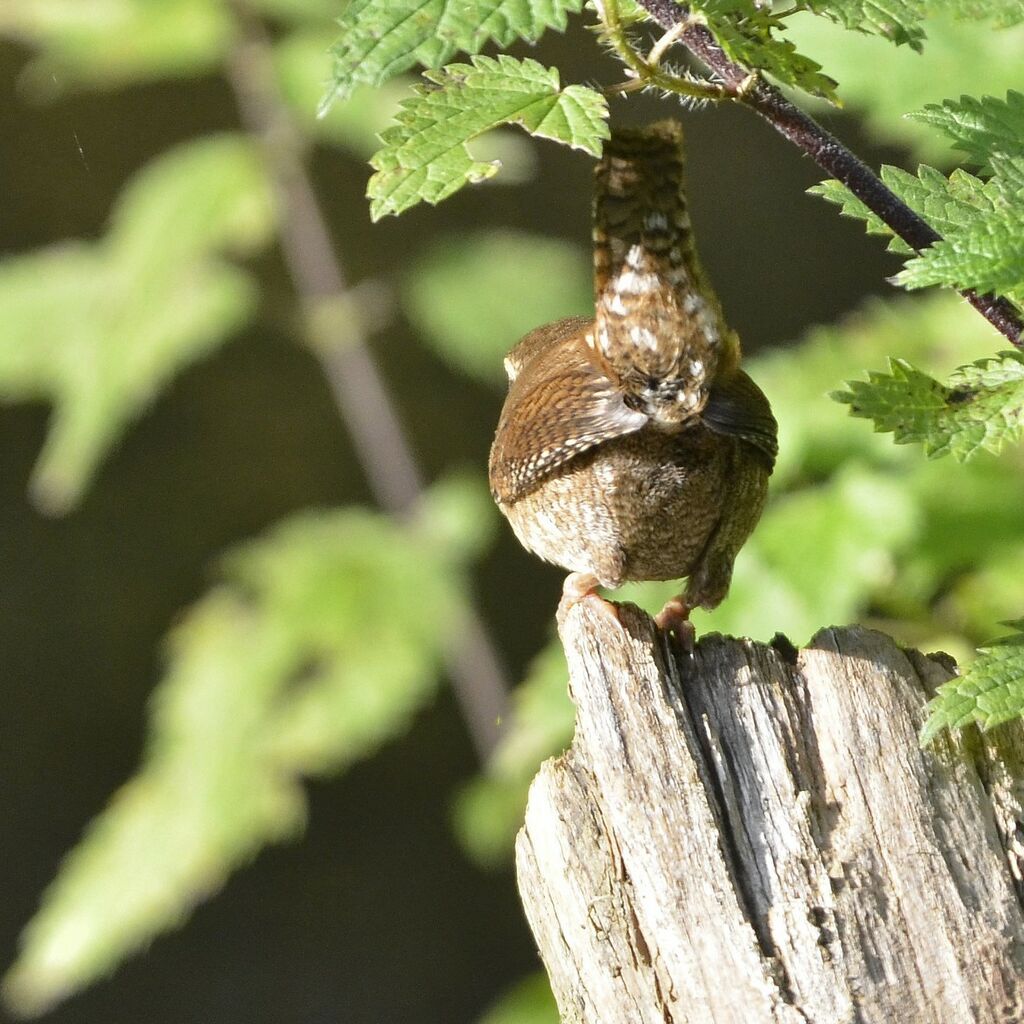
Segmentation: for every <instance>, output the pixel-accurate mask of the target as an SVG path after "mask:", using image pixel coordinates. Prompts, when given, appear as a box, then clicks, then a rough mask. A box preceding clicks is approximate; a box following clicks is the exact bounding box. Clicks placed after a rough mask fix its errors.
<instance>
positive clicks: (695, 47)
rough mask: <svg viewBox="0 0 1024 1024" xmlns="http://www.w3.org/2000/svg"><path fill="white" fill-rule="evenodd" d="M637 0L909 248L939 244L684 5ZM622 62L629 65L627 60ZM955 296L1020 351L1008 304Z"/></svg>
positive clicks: (968, 294) (1023, 342)
mask: <svg viewBox="0 0 1024 1024" xmlns="http://www.w3.org/2000/svg"><path fill="white" fill-rule="evenodd" d="M637 2H638V3H639V4H640V6H641V7H643V8H644V9H645V10H646V11H647V13H648V14H650V16H651V17H652V18H653V19H654V21H656V22H657V23H658V24H659V25H660V26H661V27H662V28H663V29H665V30H666V31H670V30H677V31H678V40H679V42H680V43H681V44H682V45H683V46H685V47H686V48H687V49H688V50H689V51H690V53H692V54H693V55H694V56H695V57H696V58H697V59H698V60H699V61H700V62H701V63H702V64H704V65H705V66H706V67H707V68H708V69H709V70H710V71H712V72H713V73H714V74H715V75H716V76H717V77H718V78H719V79H720V80H721V82H722V86H723V87H724V90H725V91H726V93H727V94H729V95H730V96H731V97H732V98H733V99H735V100H737V101H738V102H740V103H743V104H745V105H746V106H748V107H750V108H752V109H753V110H755V111H756V112H757V113H758V114H760V115H761V117H763V118H764V119H765V120H766V121H768V123H769V124H771V126H772V127H773V128H774V129H775V130H776V131H777V132H779V133H780V134H782V135H784V136H785V137H786V138H787V139H789V141H790V142H792V143H793V144H794V145H795V146H798V147H799V148H800V149H802V150H803V151H804V152H805V153H806V154H807V155H808V156H809V157H811V159H812V160H814V162H815V163H816V164H817V165H818V166H819V167H820V168H822V170H824V171H826V172H827V173H828V174H830V175H831V176H832V177H833V178H836V179H837V180H838V181H840V182H842V183H843V184H844V185H845V186H846V187H847V188H848V189H849V190H850V191H851V192H852V193H853V194H854V195H855V196H856V197H857V198H858V199H859V200H860V201H861V202H862V203H864V205H865V206H867V207H868V209H869V210H871V211H872V212H873V213H875V214H877V215H878V216H879V217H880V218H881V219H882V221H883V222H884V223H885V224H886V225H887V226H888V227H889V228H891V229H892V231H893V233H894V234H896V235H898V236H899V237H900V238H902V239H903V241H904V242H906V243H907V244H908V245H909V246H911V247H912V248H914V249H916V250H917V251H918V252H920V251H921V250H922V249H926V248H928V246H930V245H932V244H933V243H934V242H938V241H940V240H941V237H942V236H941V235H940V234H939V233H938V232H937V231H936V230H935V229H934V228H933V227H931V225H930V224H928V223H927V222H926V221H925V220H923V219H922V218H921V217H919V216H918V215H917V214H916V213H915V212H914V211H913V210H912V209H910V207H909V206H907V204H906V203H904V202H903V201H902V200H901V199H900V198H899V197H898V196H897V195H896V194H895V193H894V192H893V191H892V190H891V189H890V188H889V187H888V186H887V185H885V183H884V182H882V180H881V179H880V178H879V177H878V176H877V175H876V174H875V173H874V172H873V171H872V170H871V169H870V168H869V167H868V166H867V164H865V163H864V162H863V161H862V160H860V159H859V158H858V157H857V156H855V155H854V154H853V153H851V152H850V150H848V149H847V148H846V147H845V146H844V145H843V144H842V143H841V142H840V141H839V140H838V139H837V138H836V137H835V136H834V135H832V134H831V133H830V132H828V131H826V130H825V129H824V128H823V127H822V126H821V125H820V124H818V122H817V121H815V120H814V118H812V117H811V116H810V115H808V114H806V113H804V111H802V110H801V109H800V108H799V107H797V106H795V105H794V104H793V103H791V102H790V101H789V100H788V99H786V97H785V96H784V95H783V94H782V93H781V92H780V91H779V90H778V89H777V88H775V86H773V85H770V84H769V83H768V82H766V81H764V79H761V78H758V79H756V80H755V81H753V82H751V73H750V70H749V69H748V68H744V67H742V66H741V65H739V64H736V63H735V62H734V61H732V60H730V59H729V58H728V56H726V54H725V52H724V51H723V50H722V48H721V47H720V46H719V45H718V41H717V40H716V39H715V37H714V35H713V34H712V33H711V30H710V29H709V28H708V27H707V26H706V25H704V24H702V23H701V22H698V21H695V20H693V19H692V18H691V17H690V12H689V10H688V9H687V8H686V7H684V6H681V5H680V4H677V3H676V2H675V0H637ZM624 59H626V60H627V63H628V58H625V57H624ZM960 294H961V295H963V297H964V298H965V299H966V300H967V301H968V302H969V303H970V304H971V305H972V306H973V307H974V308H975V309H976V310H978V312H979V313H981V315H982V316H983V317H985V319H986V320H988V322H989V323H990V324H992V326H993V327H995V329H996V330H997V331H999V333H1000V334H1002V335H1003V336H1004V337H1005V338H1006V339H1007V340H1008V341H1010V342H1011V343H1012V344H1013V345H1016V346H1017V347H1018V348H1024V338H1022V333H1024V322H1022V321H1021V318H1020V315H1019V313H1018V312H1017V310H1016V308H1015V307H1014V306H1013V304H1012V303H1011V302H1009V301H1008V300H1007V299H1004V298H1002V297H1000V296H995V295H979V294H978V293H977V292H975V291H974V290H973V289H969V288H968V289H964V290H962V291H961V292H960Z"/></svg>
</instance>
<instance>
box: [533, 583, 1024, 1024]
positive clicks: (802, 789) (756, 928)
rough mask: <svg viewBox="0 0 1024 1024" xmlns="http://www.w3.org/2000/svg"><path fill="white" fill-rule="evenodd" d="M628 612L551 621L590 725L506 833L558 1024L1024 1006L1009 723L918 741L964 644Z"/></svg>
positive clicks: (984, 1012)
mask: <svg viewBox="0 0 1024 1024" xmlns="http://www.w3.org/2000/svg"><path fill="white" fill-rule="evenodd" d="M620 622H621V627H616V626H615V625H614V624H613V623H611V621H610V620H609V619H608V618H607V617H606V616H603V615H601V613H600V611H595V609H594V608H593V607H592V605H591V604H590V603H589V602H583V603H582V604H580V605H577V606H576V607H575V608H573V609H572V610H571V611H570V612H569V614H568V615H567V617H566V618H565V620H564V621H563V622H562V626H561V635H562V640H563V643H564V645H565V648H566V652H567V655H568V659H569V666H570V690H571V693H572V696H573V699H574V701H575V703H576V705H577V710H578V718H577V727H576V736H575V739H574V741H573V744H572V747H571V749H570V750H569V751H568V752H567V753H566V754H565V755H564V756H562V757H560V758H558V759H556V760H553V761H549V762H547V763H546V764H545V765H544V767H543V768H542V769H541V771H540V774H539V775H538V776H537V778H536V780H535V781H534V783H533V787H532V789H531V791H530V801H529V807H528V809H527V813H526V823H525V825H524V827H523V829H522V831H521V832H520V835H519V839H518V843H517V861H518V874H519V887H520V892H521V893H522V897H523V901H524V904H525V906H526V912H527V916H528V918H529V920H530V924H531V926H532V928H533V931H534V935H535V937H536V940H537V944H538V946H539V948H540V952H541V956H542V958H543V960H544V963H545V965H546V966H547V969H548V972H549V974H550V976H551V981H552V985H553V987H554V991H555V995H556V998H557V1000H558V1005H559V1008H560V1010H561V1013H562V1019H563V1021H564V1022H566V1024H569V1022H587V1024H626V1022H628V1024H646V1022H658V1024H666V1022H673V1024H712V1022H713V1024H762V1022H763V1024H769V1022H771V1024H776V1022H779V1024H797V1022H799V1024H839V1022H858V1024H860V1022H864V1024H874V1022H878V1024H882V1022H885V1024H894V1022H895V1024H961V1022H962V1024H968V1022H984V1024H989V1022H1000V1024H1011V1022H1013V1024H1016V1022H1021V1021H1024V913H1022V907H1021V899H1022V888H1021V885H1020V878H1021V863H1022V861H1021V852H1022V851H1021V849H1020V846H1019V844H1018V842H1017V839H1016V833H1017V829H1018V827H1019V822H1020V820H1021V817H1022V792H1024V789H1022V784H1021V782H1022V775H1021V770H1020V766H1021V765H1022V764H1024V732H1022V730H1021V729H1020V728H1017V727H1007V728H1004V729H1002V730H999V731H997V734H996V739H988V738H980V737H979V736H978V735H977V734H975V733H970V734H968V738H967V739H964V740H962V741H961V740H956V741H954V740H951V739H949V738H945V739H941V740H940V741H939V742H938V743H937V744H936V745H935V747H933V748H932V749H930V750H928V751H921V750H919V748H918V744H917V735H916V734H917V730H918V728H919V726H920V724H921V722H922V720H923V716H924V712H923V707H924V703H925V701H926V699H927V698H928V696H930V695H931V693H932V692H934V688H935V687H936V686H937V685H938V684H939V683H941V682H943V681H945V680H946V679H948V678H949V677H950V675H951V672H952V665H951V663H950V662H949V660H948V659H945V658H944V657H941V656H939V657H935V658H929V657H925V656H924V655H921V654H919V653H917V652H915V651H904V650H902V649H900V648H899V647H897V646H896V644H895V643H894V642H893V641H892V640H891V639H889V638H888V637H886V636H883V635H882V634H880V633H876V632H872V631H870V630H867V629H861V628H848V629H826V630H822V631H821V632H820V633H818V634H817V636H815V637H814V639H813V640H812V641H811V643H810V644H809V645H808V647H807V648H805V649H804V650H802V651H800V652H799V653H798V654H794V653H793V652H792V651H790V652H789V655H792V656H787V652H786V651H785V650H782V649H781V648H780V650H776V649H774V648H772V647H770V646H766V645H764V644H757V643H753V642H751V641H747V640H732V639H724V638H721V637H718V636H709V637H706V638H704V639H703V640H702V641H701V642H700V643H699V644H698V645H697V649H696V652H695V654H694V656H693V658H692V659H676V658H675V657H674V656H672V654H671V653H670V651H669V649H668V648H667V647H666V645H665V642H664V640H663V638H662V637H661V636H660V634H658V633H657V631H656V630H655V629H654V626H653V623H652V622H651V620H650V619H649V618H648V617H647V616H646V615H644V614H643V613H642V612H640V611H639V610H638V609H635V608H633V607H632V606H623V608H622V609H621V614H620Z"/></svg>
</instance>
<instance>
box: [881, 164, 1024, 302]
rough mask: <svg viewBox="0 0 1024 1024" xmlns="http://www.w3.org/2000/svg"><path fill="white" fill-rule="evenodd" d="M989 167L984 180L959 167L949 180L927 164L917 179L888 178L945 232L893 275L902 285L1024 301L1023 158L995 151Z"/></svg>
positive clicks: (901, 194) (902, 195) (920, 170)
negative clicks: (988, 175)
mask: <svg viewBox="0 0 1024 1024" xmlns="http://www.w3.org/2000/svg"><path fill="white" fill-rule="evenodd" d="M990 165H991V167H992V172H993V176H992V177H991V178H990V179H989V180H988V181H982V180H981V179H980V178H976V177H975V176H974V175H972V174H968V173H967V172H966V171H962V170H956V171H953V173H952V174H951V175H950V176H949V178H948V179H947V178H946V177H945V176H944V175H942V174H940V173H939V172H938V171H935V170H934V169H933V168H928V167H921V168H920V169H919V170H918V178H917V180H916V181H915V180H914V179H913V178H912V176H910V175H905V176H904V175H900V176H897V177H893V176H890V177H888V178H887V179H886V180H887V183H889V184H890V185H892V186H893V187H894V190H895V191H896V192H897V194H898V195H899V196H900V198H902V199H903V200H904V201H905V202H907V203H908V204H909V205H911V206H913V207H914V209H916V210H918V212H920V213H921V214H922V215H923V216H924V217H925V219H927V220H928V221H929V222H930V223H931V224H933V225H934V226H935V228H936V229H937V230H938V231H939V233H940V234H941V235H942V236H943V238H942V240H941V241H939V242H936V243H935V244H934V245H931V246H929V247H928V249H926V250H925V251H924V252H922V253H921V254H920V255H918V256H915V257H914V258H912V259H911V260H910V261H908V263H907V265H906V267H905V268H904V269H903V270H902V271H901V272H900V274H899V275H897V281H898V282H899V283H900V284H902V285H903V286H904V287H905V288H924V287H927V286H929V285H936V284H939V285H947V286H949V287H953V288H973V289H974V290H975V291H978V292H982V293H986V292H993V293H995V294H999V295H1005V296H1007V297H1009V298H1011V299H1014V300H1015V301H1017V302H1020V301H1022V299H1024V156H1021V157H1004V156H995V155H993V156H992V157H991V159H990Z"/></svg>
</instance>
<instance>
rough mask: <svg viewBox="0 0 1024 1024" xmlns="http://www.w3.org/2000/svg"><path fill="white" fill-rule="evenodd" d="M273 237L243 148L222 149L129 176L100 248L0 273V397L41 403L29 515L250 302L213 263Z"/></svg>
mask: <svg viewBox="0 0 1024 1024" xmlns="http://www.w3.org/2000/svg"><path fill="white" fill-rule="evenodd" d="M273 226H274V213H273V206H272V202H271V198H270V191H269V186H268V183H267V181H266V179H265V176H264V173H263V169H262V165H261V163H260V161H259V159H258V156H257V154H256V151H255V147H254V146H253V145H252V143H251V142H250V141H249V140H247V139H245V138H242V137H238V136H222V137H220V138H209V139H205V140H203V141H201V142H191V143H188V144H187V145H185V146H181V147H179V148H177V149H175V150H172V151H170V152H168V153H166V154H164V155H163V156H161V157H159V158H158V159H157V160H155V161H154V162H153V163H152V164H151V165H150V166H149V167H147V168H146V169H144V170H143V171H142V172H140V173H139V175H138V176H137V177H136V178H135V180H134V181H132V182H131V183H130V184H129V186H128V187H127V189H126V190H125V191H124V193H123V194H122V196H121V198H120V199H119V201H118V203H117V205H116V206H115V207H114V210H113V213H112V215H111V221H110V227H109V230H108V232H107V234H106V236H105V237H104V238H102V239H101V240H100V241H98V242H95V243H85V242H74V243H67V244H64V245H58V246H53V247H51V248H49V249H44V250H41V251H37V252H34V253H30V254H28V255H26V256H20V257H14V258H12V259H9V260H7V261H5V262H3V263H0V307H2V308H3V310H4V316H3V317H2V319H0V396H3V397H6V398H8V399H11V398H13V399H19V400H24V399H31V398H48V399H50V400H52V401H53V403H54V413H53V418H52V422H51V427H50V432H49V435H48V437H47V440H46V444H45V446H44V449H43V453H42V455H41V456H40V459H39V463H38V465H37V467H36V470H35V473H34V475H33V479H32V490H33V493H34V495H35V497H36V500H37V502H38V503H39V504H40V505H41V506H42V507H43V508H46V509H48V510H50V511H54V512H60V511H64V510H66V509H67V508H68V506H70V505H71V504H73V503H74V502H75V501H77V499H78V498H79V497H80V496H81V493H82V490H83V488H84V487H85V486H86V484H87V483H88V482H89V479H90V478H91V476H92V474H93V473H94V471H95V469H96V466H97V464H98V463H99V461H100V460H101V459H102V458H103V456H104V455H105V454H106V452H107V451H108V449H109V448H110V446H111V444H113V443H114V442H115V441H116V440H117V437H118V436H119V434H120V433H121V431H122V430H123V429H124V427H125V425H126V423H127V422H128V421H130V420H131V419H134V418H135V417H136V416H137V415H138V414H139V412H140V410H141V409H142V408H144V407H145V405H146V404H147V403H148V402H149V401H150V400H151V399H152V398H153V396H154V395H155V394H157V392H158V391H159V390H160V389H161V388H162V387H164V386H165V385H166V383H167V381H168V380H169V379H170V378H171V377H172V376H173V375H174V374H175V373H176V372H178V371H179V370H180V369H182V368H183V367H184V366H187V365H188V364H189V363H192V362H194V361H195V360H197V359H199V358H201V357H202V356H204V355H207V354H208V353H209V352H210V351H211V350H212V349H213V348H215V347H216V346H217V345H219V344H221V343H222V342H224V341H225V340H226V339H227V337H228V336H229V335H230V334H231V333H232V332H233V331H235V330H237V329H238V328H239V327H240V326H241V324H242V323H244V322H245V320H246V319H247V318H248V317H249V315H250V314H251V313H252V311H253V309H254V308H255V304H256V301H257V294H256V289H255V287H254V285H253V283H252V282H251V280H250V278H249V276H248V274H246V273H245V272H244V271H243V270H241V269H240V268H239V267H237V266H234V265H232V264H229V263H227V262H225V260H224V258H223V257H224V256H225V255H227V254H229V253H230V254H238V255H244V254H246V253H251V252H253V251H255V250H256V249H258V248H259V247H261V246H263V245H265V244H266V242H267V241H268V239H269V237H270V235H271V232H272V230H273ZM154 240H159V241H158V243H157V244H154ZM171 310H173V311H174V315H169V311H171Z"/></svg>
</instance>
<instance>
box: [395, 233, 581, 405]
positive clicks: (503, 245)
mask: <svg viewBox="0 0 1024 1024" xmlns="http://www.w3.org/2000/svg"><path fill="white" fill-rule="evenodd" d="M509 267H515V268H516V272H515V273H514V274H511V275H510V274H509V273H508V268H509ZM592 289H593V285H592V283H591V269H590V263H589V259H588V257H587V256H586V254H585V253H584V252H583V251H582V250H580V249H578V248H576V247H575V246H572V245H570V244H569V243H567V242H563V241H560V240H558V239H554V238H546V237H544V236H543V235H528V234H525V233H522V232H513V231H489V232H479V233H476V234H470V235H465V234H461V235H459V236H458V237H452V238H448V239H444V240H442V241H440V242H438V243H436V244H435V245H433V246H431V247H430V249H428V250H427V251H426V252H425V253H424V254H423V255H422V256H421V257H420V258H419V259H418V260H417V262H416V265H415V266H414V267H413V269H412V272H411V273H410V274H409V276H408V278H407V279H406V283H405V288H404V289H403V295H402V300H403V305H404V306H405V309H406V312H407V315H408V316H409V319H410V320H411V321H412V322H413V323H414V324H415V325H416V326H417V327H418V328H419V329H420V331H421V332H422V334H423V336H424V337H425V338H426V340H427V341H428V342H429V344H430V345H431V346H432V347H433V348H434V349H435V351H437V352H438V353H439V354H440V355H441V357H442V358H443V359H445V360H446V361H447V362H448V363H450V364H451V365H453V366H455V367H457V368H458V369H460V370H462V371H463V372H465V373H468V374H470V375H471V376H473V377H476V378H478V379H479V380H482V381H485V382H487V383H490V384H499V385H500V384H504V382H505V371H504V368H503V365H504V364H503V360H504V357H505V354H506V353H507V352H508V351H509V349H510V348H512V346H513V345H514V344H515V343H516V342H517V341H518V340H519V339H520V338H521V337H522V336H523V335H524V334H526V333H527V331H530V330H532V329H533V328H534V327H537V326H538V325H539V324H543V323H548V322H549V321H552V320H558V319H559V318H560V317H564V316H573V315H577V314H579V315H584V314H586V313H588V312H592V311H593V308H594V304H593V294H592Z"/></svg>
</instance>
